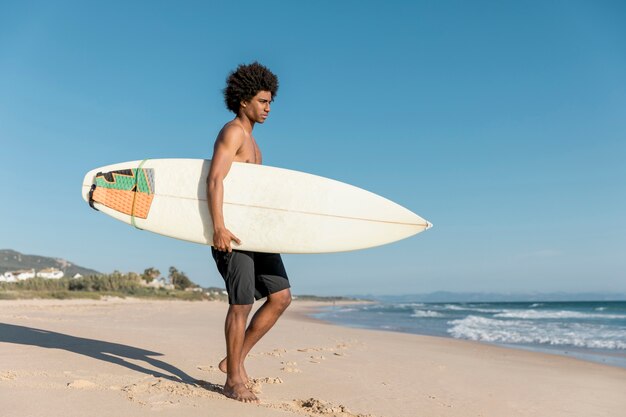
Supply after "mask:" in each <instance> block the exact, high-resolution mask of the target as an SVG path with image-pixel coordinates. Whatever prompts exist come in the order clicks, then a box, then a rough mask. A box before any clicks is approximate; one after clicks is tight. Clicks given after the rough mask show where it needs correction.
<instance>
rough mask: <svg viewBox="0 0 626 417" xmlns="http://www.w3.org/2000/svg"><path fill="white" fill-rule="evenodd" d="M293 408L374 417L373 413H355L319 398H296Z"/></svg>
mask: <svg viewBox="0 0 626 417" xmlns="http://www.w3.org/2000/svg"><path fill="white" fill-rule="evenodd" d="M292 409H293V410H294V411H304V412H306V413H311V414H312V415H321V416H328V417H331V416H332V417H373V416H372V415H371V414H354V413H352V412H351V411H350V410H348V408H346V406H344V405H341V404H332V403H329V402H327V401H322V400H319V399H317V398H309V399H308V400H296V401H295V402H294V406H293V408H292Z"/></svg>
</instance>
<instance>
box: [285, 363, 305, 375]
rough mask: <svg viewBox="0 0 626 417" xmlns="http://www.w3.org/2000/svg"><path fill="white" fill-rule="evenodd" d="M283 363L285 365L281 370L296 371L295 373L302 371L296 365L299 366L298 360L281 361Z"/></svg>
mask: <svg viewBox="0 0 626 417" xmlns="http://www.w3.org/2000/svg"><path fill="white" fill-rule="evenodd" d="M281 363H282V364H283V365H285V366H283V367H282V368H280V370H281V371H284V372H289V373H294V374H297V373H300V372H302V371H301V370H300V369H298V368H296V366H298V363H297V362H281Z"/></svg>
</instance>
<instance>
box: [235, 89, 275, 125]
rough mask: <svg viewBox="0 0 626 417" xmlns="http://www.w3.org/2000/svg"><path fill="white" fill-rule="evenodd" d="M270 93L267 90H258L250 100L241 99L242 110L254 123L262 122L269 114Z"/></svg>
mask: <svg viewBox="0 0 626 417" xmlns="http://www.w3.org/2000/svg"><path fill="white" fill-rule="evenodd" d="M271 101H272V93H270V92H269V91H259V92H258V93H257V95H256V96H254V97H252V98H251V99H250V101H242V102H241V105H242V106H243V112H244V113H245V114H246V116H248V118H249V119H251V120H252V121H254V122H255V123H263V122H265V119H267V116H269V114H270V103H271Z"/></svg>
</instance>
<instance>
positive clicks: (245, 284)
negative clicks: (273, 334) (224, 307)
mask: <svg viewBox="0 0 626 417" xmlns="http://www.w3.org/2000/svg"><path fill="white" fill-rule="evenodd" d="M277 90H278V79H277V78H276V76H275V75H274V74H273V73H272V72H271V71H270V70H269V69H267V68H266V67H264V66H263V65H261V64H259V63H258V62H254V63H252V64H250V65H240V66H239V67H238V68H237V70H236V71H234V72H232V73H230V74H229V76H228V78H227V80H226V88H225V89H224V99H225V102H226V107H227V108H228V109H229V110H230V111H232V112H233V113H235V115H236V116H235V118H234V119H233V120H231V121H230V122H228V123H226V125H224V127H223V128H222V130H221V131H220V133H219V134H218V136H217V139H216V140H215V146H214V149H213V160H212V162H211V169H210V171H209V176H208V178H207V194H208V201H209V209H210V211H211V217H212V219H213V230H214V231H213V248H211V251H212V253H213V258H214V259H215V262H216V264H217V268H218V270H219V272H220V274H221V275H222V277H223V278H224V281H225V282H226V290H227V292H228V301H229V304H230V305H229V308H228V314H227V315H226V325H225V333H226V358H224V359H223V360H222V361H221V362H220V364H219V368H220V369H221V370H222V371H223V372H226V383H225V384H224V394H225V395H226V396H228V397H230V398H233V399H235V400H239V401H243V402H258V398H257V397H256V396H255V395H254V393H253V392H252V391H251V390H250V389H249V388H248V386H247V383H248V382H249V381H248V374H247V373H246V369H245V367H244V360H245V358H246V356H247V354H248V352H250V349H252V347H253V346H254V345H255V344H256V343H257V342H258V341H259V340H260V339H261V338H262V337H263V335H265V333H267V332H268V330H269V329H271V328H272V326H274V324H275V323H276V321H277V320H278V318H279V317H280V315H281V314H282V313H283V312H284V311H285V309H286V308H287V307H288V306H289V303H290V302H291V292H290V290H289V288H290V286H289V280H288V278H287V273H286V272H285V268H284V266H283V262H282V259H281V257H280V255H279V254H269V253H259V252H247V251H238V250H233V248H232V243H231V242H233V241H234V242H235V243H236V244H237V245H240V244H241V241H240V240H239V238H237V237H236V236H235V235H234V234H233V233H231V232H230V230H228V229H227V228H226V226H225V225H224V215H223V211H222V206H223V198H224V186H223V181H224V178H225V177H226V175H228V171H229V170H230V167H231V165H232V163H233V161H236V162H246V163H250V164H261V162H262V157H261V150H260V149H259V146H258V145H257V143H256V141H255V140H254V137H253V136H252V129H254V125H255V124H256V123H264V122H265V119H267V117H268V115H269V112H270V103H271V102H272V101H273V99H274V98H275V97H276V92H277ZM264 297H267V300H266V301H265V303H264V304H263V305H262V306H261V307H260V308H259V309H258V310H257V312H256V313H255V314H254V316H253V317H252V320H251V321H250V325H249V326H248V328H247V329H246V322H247V319H248V315H249V314H250V311H251V310H252V304H253V303H254V300H255V299H257V300H258V299H260V298H264Z"/></svg>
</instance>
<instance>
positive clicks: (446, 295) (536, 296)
mask: <svg viewBox="0 0 626 417" xmlns="http://www.w3.org/2000/svg"><path fill="white" fill-rule="evenodd" d="M355 297H361V298H370V299H375V300H379V301H385V302H394V303H402V302H407V303H409V302H421V303H454V302H457V303H480V302H517V301H519V302H528V301H624V300H626V294H622V293H600V292H597V293H592V292H587V293H567V292H550V293H539V292H536V293H535V292H533V293H509V294H502V293H469V292H468V293H462V292H448V291H437V292H432V293H428V294H405V295H355Z"/></svg>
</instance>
